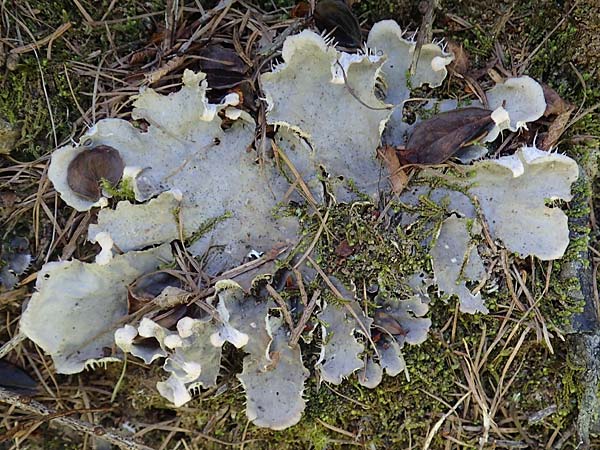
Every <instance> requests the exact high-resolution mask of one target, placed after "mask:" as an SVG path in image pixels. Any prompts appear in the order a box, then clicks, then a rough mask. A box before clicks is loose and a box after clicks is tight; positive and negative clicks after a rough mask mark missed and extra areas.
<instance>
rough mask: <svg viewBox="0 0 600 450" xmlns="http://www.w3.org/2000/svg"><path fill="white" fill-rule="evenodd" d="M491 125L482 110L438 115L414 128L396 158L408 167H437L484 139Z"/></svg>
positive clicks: (490, 119)
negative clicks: (408, 164) (461, 150)
mask: <svg viewBox="0 0 600 450" xmlns="http://www.w3.org/2000/svg"><path fill="white" fill-rule="evenodd" d="M493 124H494V121H493V120H492V117H491V111H489V110H487V109H483V108H463V109H455V110H453V111H448V112H444V113H441V114H438V115H436V116H434V117H432V118H431V119H428V120H425V121H423V122H420V123H419V124H417V125H416V126H415V128H414V130H413V132H412V134H411V135H410V137H409V139H408V142H407V144H406V147H405V148H403V149H400V159H401V161H406V162H407V163H410V164H441V163H443V162H445V161H447V160H448V159H449V158H450V157H452V155H454V154H455V153H456V152H457V151H458V150H459V149H460V148H462V147H466V146H467V145H470V144H471V143H472V142H473V141H475V140H477V139H479V138H481V137H483V136H485V134H486V133H487V132H488V131H489V130H490V128H491V127H492V126H493Z"/></svg>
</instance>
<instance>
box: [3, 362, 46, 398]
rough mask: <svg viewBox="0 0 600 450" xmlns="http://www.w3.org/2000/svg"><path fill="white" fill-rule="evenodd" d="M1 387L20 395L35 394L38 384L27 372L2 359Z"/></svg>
mask: <svg viewBox="0 0 600 450" xmlns="http://www.w3.org/2000/svg"><path fill="white" fill-rule="evenodd" d="M0 387H3V388H4V389H8V390H9V391H12V392H15V393H17V394H20V395H27V396H31V395H35V394H36V393H37V390H38V385H37V383H36V382H35V380H34V379H33V378H31V377H30V376H29V375H28V374H27V372H25V371H24V370H23V369H21V368H20V367H17V366H15V365H14V364H11V363H9V362H6V361H3V360H0Z"/></svg>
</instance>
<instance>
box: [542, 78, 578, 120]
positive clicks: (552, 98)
mask: <svg viewBox="0 0 600 450" xmlns="http://www.w3.org/2000/svg"><path fill="white" fill-rule="evenodd" d="M541 85H542V89H543V90H544V98H545V100H546V110H545V111H544V116H545V117H548V116H552V115H554V114H556V115H560V114H562V113H564V112H566V111H567V110H572V108H573V105H571V104H570V103H569V102H566V101H565V100H563V99H562V98H561V96H560V95H558V93H557V92H556V91H555V90H554V89H552V88H551V87H550V86H548V85H547V84H546V83H541Z"/></svg>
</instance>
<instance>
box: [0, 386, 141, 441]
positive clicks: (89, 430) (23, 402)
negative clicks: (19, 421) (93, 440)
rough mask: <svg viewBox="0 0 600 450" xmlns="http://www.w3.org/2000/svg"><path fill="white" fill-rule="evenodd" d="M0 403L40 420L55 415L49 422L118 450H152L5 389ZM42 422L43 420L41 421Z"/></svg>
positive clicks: (99, 426) (0, 395)
mask: <svg viewBox="0 0 600 450" xmlns="http://www.w3.org/2000/svg"><path fill="white" fill-rule="evenodd" d="M0 402H4V403H8V404H9V405H14V406H16V407H17V408H19V409H22V410H24V411H27V412H30V413H33V414H36V415H37V416H41V417H40V419H42V418H48V416H53V415H57V414H58V415H57V416H56V417H52V418H50V420H51V421H55V422H56V423H58V424H60V425H63V426H66V427H69V428H71V429H73V430H75V431H79V432H82V433H86V434H89V435H91V436H93V437H100V438H102V439H103V440H105V441H107V442H109V443H111V444H113V445H116V446H117V447H119V448H122V449H127V450H153V449H152V448H151V447H147V446H145V445H143V444H139V443H137V442H135V441H134V440H132V439H129V438H126V437H124V436H121V435H119V434H117V433H116V432H115V431H113V430H109V429H107V428H105V427H103V426H102V425H95V424H92V423H89V422H85V421H83V420H79V419H74V418H73V417H69V416H60V414H62V413H61V412H57V411H56V410H54V409H52V408H48V407H47V406H45V405H43V404H42V403H39V402H37V401H35V400H31V399H29V398H26V397H21V396H19V395H17V394H15V393H13V392H11V391H9V390H7V389H4V388H1V387H0ZM42 420H43V419H42Z"/></svg>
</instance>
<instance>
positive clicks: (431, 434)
mask: <svg viewBox="0 0 600 450" xmlns="http://www.w3.org/2000/svg"><path fill="white" fill-rule="evenodd" d="M469 395H471V392H467V393H466V394H465V395H463V396H462V397H461V398H459V399H458V401H457V402H456V403H455V404H454V406H453V407H452V408H450V410H448V412H447V413H446V414H444V415H443V416H442V417H440V420H438V421H437V422H436V423H435V425H434V426H433V428H432V429H431V431H430V432H429V434H428V435H427V439H425V444H423V450H428V449H429V446H430V445H431V442H432V441H433V438H434V437H435V435H436V433H437V432H438V431H439V429H440V428H441V426H442V425H443V424H444V422H445V421H446V419H447V418H448V417H450V416H451V415H452V414H454V413H455V412H456V409H457V408H458V407H459V406H460V404H461V403H462V402H464V401H465V400H466V399H467V397H468V396H469Z"/></svg>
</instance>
